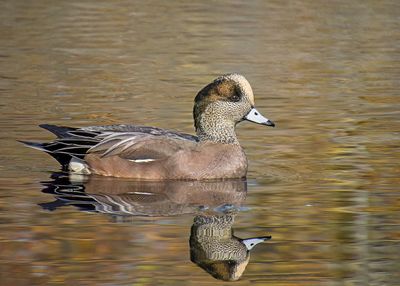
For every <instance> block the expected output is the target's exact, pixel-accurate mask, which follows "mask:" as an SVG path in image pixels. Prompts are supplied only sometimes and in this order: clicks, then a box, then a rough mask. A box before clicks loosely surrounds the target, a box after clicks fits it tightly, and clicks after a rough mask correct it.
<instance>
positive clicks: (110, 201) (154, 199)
mask: <svg viewBox="0 0 400 286" xmlns="http://www.w3.org/2000/svg"><path fill="white" fill-rule="evenodd" d="M52 179H53V180H51V181H48V182H42V184H43V185H44V186H45V188H44V189H43V192H45V193H50V194H53V195H54V196H55V197H56V200H55V201H53V202H49V203H43V204H41V206H42V207H43V208H45V209H48V210H54V209H57V208H60V207H63V206H68V205H74V206H76V207H78V208H80V209H81V210H85V211H95V212H101V213H108V214H112V215H117V216H132V215H139V216H173V215H179V214H185V213H186V214H189V213H193V214H195V213H198V212H204V211H206V210H211V211H223V210H224V209H238V208H240V206H241V204H242V203H243V202H244V200H245V198H246V191H247V183H246V181H243V180H227V181H208V182H200V181H165V182H154V181H153V182H150V181H147V182H146V181H132V180H126V179H116V178H111V177H102V176H90V177H79V178H75V177H70V176H68V175H65V174H62V173H54V174H53V175H52Z"/></svg>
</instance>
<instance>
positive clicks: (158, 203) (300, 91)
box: [0, 0, 400, 285]
mask: <svg viewBox="0 0 400 286" xmlns="http://www.w3.org/2000/svg"><path fill="white" fill-rule="evenodd" d="M0 15H1V21H0V25H1V29H0V38H1V45H0V47H1V50H0V98H1V102H0V132H1V136H0V146H1V147H0V148H1V152H0V154H1V155H0V186H1V192H0V281H1V283H0V284H2V285H3V284H4V285H215V283H216V282H218V283H223V282H221V281H217V280H216V278H214V277H213V276H212V275H210V274H209V273H208V272H206V271H204V269H202V268H201V267H199V266H198V265H197V264H195V263H192V262H191V260H190V258H191V253H190V251H191V249H190V245H189V240H190V237H191V227H192V225H193V223H194V221H196V217H198V216H203V215H208V216H230V215H231V216H233V217H234V223H232V225H230V226H229V227H231V228H232V229H233V230H234V235H235V236H237V237H240V238H245V237H254V236H264V235H272V240H270V241H267V242H264V243H262V244H260V245H257V246H256V248H254V250H253V251H252V252H251V257H250V261H249V262H248V264H247V267H246V269H245V271H244V273H243V276H242V277H241V278H240V282H237V285H250V284H251V285H398V284H399V281H400V275H399V270H398V269H399V268H400V259H399V253H400V224H399V221H400V215H399V207H400V200H399V183H400V178H399V177H400V176H399V174H400V165H399V161H400V152H399V146H400V99H399V89H400V84H399V83H400V81H399V78H400V53H399V48H400V34H399V32H398V31H399V30H400V22H399V15H400V5H399V3H398V1H351V2H349V1H290V2H287V3H286V2H284V1H251V2H248V1H218V2H215V1H202V2H199V3H191V2H186V1H141V2H139V1H138V2H136V1H118V2H109V1H56V2H55V1H46V0H43V1H31V2H27V1H2V2H1V3H0ZM227 72H239V73H242V74H243V75H245V76H246V77H247V78H248V80H249V81H250V83H251V85H252V87H253V90H254V93H255V97H256V106H257V109H258V110H259V111H260V112H262V113H263V114H264V115H265V116H267V117H268V118H270V119H272V120H273V121H274V122H276V124H277V127H276V128H274V129H272V128H266V127H263V126H258V125H252V124H251V123H241V124H240V125H239V126H238V128H237V133H238V136H239V139H240V142H241V144H242V146H243V147H244V148H245V150H246V153H247V156H248V159H249V164H250V165H249V172H248V180H247V182H245V184H244V185H240V186H241V187H240V186H238V185H235V186H222V187H221V186H219V187H217V186H214V187H211V188H209V189H207V188H206V189H207V190H208V191H211V192H212V193H213V194H217V195H216V196H215V198H217V200H216V201H209V200H207V199H205V198H204V197H203V198H201V197H197V195H196V194H193V196H192V197H191V196H189V195H186V192H185V190H186V189H187V190H199V189H201V190H204V186H185V185H184V186H181V187H176V186H174V187H171V186H167V187H165V186H158V187H154V186H153V187H154V188H153V189H151V190H150V193H152V192H155V193H157V191H155V190H158V191H160V192H159V193H158V194H157V195H154V196H153V197H152V200H146V198H148V196H145V195H143V197H140V196H137V194H136V196H134V198H132V197H129V196H128V198H127V197H123V196H122V197H121V195H120V194H115V190H116V189H122V190H123V189H124V188H125V187H126V185H128V187H131V185H130V184H126V182H121V181H119V180H117V181H114V182H112V183H109V182H108V183H107V182H95V184H93V182H91V183H90V182H89V185H88V183H87V182H78V183H76V185H75V187H76V188H75V189H74V190H77V191H78V194H76V193H74V196H72V197H71V196H70V195H69V196H67V195H66V194H65V192H64V193H63V192H62V191H61V193H60V192H59V193H54V186H55V185H57V184H54V180H55V178H56V177H57V176H56V175H55V174H54V173H53V172H56V171H57V170H58V166H57V163H56V162H55V161H53V160H52V159H51V158H50V157H49V156H46V154H42V153H40V152H37V151H35V150H32V149H28V148H25V147H23V146H22V145H21V144H19V143H18V142H16V140H17V139H24V140H48V139H50V138H52V137H51V135H50V134H48V133H46V132H45V131H44V130H40V129H39V128H38V127H37V125H38V124H41V123H51V124H61V125H66V126H87V125H101V124H115V123H134V124H142V125H152V126H158V127H164V128H171V129H176V130H180V131H184V132H188V133H192V132H193V123H192V115H191V110H192V104H193V98H194V96H195V94H196V93H197V91H198V90H200V89H201V88H202V87H203V86H204V85H205V84H207V83H208V82H210V81H211V80H212V79H213V78H214V77H216V76H218V75H220V74H223V73H227ZM51 177H53V178H51ZM46 182H52V183H46ZM57 183H59V182H57ZM65 183H66V182H65ZM69 183H71V182H68V184H69ZM68 184H67V183H66V185H68ZM82 184H83V187H82ZM109 185H111V186H112V187H111V188H110V187H109ZM133 185H134V184H133ZM49 186H50V187H53V188H50V189H49ZM82 188H83V190H84V191H83V192H82V193H80V195H81V197H79V192H80V191H82ZM143 188H145V189H146V188H152V187H149V186H147V187H143ZM196 188H197V189H196ZM43 189H45V192H41V190H43ZM93 189H95V190H101V191H102V195H98V192H97V193H96V191H90V190H93ZM107 189H108V190H110V192H111V193H107V194H106V195H104V192H106V191H105V190H107ZM62 190H64V191H66V192H68V190H69V189H68V188H67V189H65V188H64V189H62ZM161 190H168V192H165V191H164V192H161ZM57 191H60V188H58V189H57ZM136 191H137V190H136ZM113 192H114V193H113ZM146 192H147V191H146ZM215 192H216V193H215ZM87 194H89V195H91V197H89V198H88V196H87ZM93 194H94V195H93ZM177 194H178V195H177ZM189 194H190V192H189ZM183 197H184V199H183ZM110 199H111V201H110ZM127 201H128V202H127ZM55 202H56V203H55ZM110 202H112V203H110ZM121 205H123V206H125V207H124V208H122V209H121ZM132 205H134V206H135V208H134V207H132ZM229 227H228V229H229ZM225 283H227V284H228V283H229V282H225Z"/></svg>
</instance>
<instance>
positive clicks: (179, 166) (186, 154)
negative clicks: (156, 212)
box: [85, 140, 247, 180]
mask: <svg viewBox="0 0 400 286" xmlns="http://www.w3.org/2000/svg"><path fill="white" fill-rule="evenodd" d="M185 143H186V144H183V143H182V146H180V147H181V148H179V150H177V151H176V152H175V153H173V154H168V153H169V152H168V150H163V149H160V151H161V152H162V151H164V153H165V157H164V158H160V159H156V160H155V161H151V162H140V163H137V162H134V161H132V160H133V159H134V157H132V154H130V150H129V149H128V150H125V152H123V153H120V154H118V155H112V156H107V157H102V154H101V153H99V152H96V153H89V154H87V155H86V156H85V161H86V162H87V164H88V165H89V168H90V171H91V172H92V173H95V174H98V175H103V176H114V177H125V178H134V179H140V180H167V179H168V180H204V179H207V180H212V179H230V178H244V177H246V173H247V159H246V155H245V153H244V152H243V149H242V147H240V146H239V145H235V144H222V143H213V142H201V143H195V142H193V143H192V142H185ZM189 143H190V144H189ZM160 144H161V145H163V144H162V140H161V142H160ZM166 146H169V145H167V144H166ZM160 148H162V147H161V146H160ZM148 155H149V156H150V157H151V154H148ZM167 155H168V156H167ZM158 156H160V154H158Z"/></svg>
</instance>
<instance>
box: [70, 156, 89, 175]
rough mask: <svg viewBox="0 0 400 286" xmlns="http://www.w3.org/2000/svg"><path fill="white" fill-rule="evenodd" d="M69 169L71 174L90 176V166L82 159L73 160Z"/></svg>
mask: <svg viewBox="0 0 400 286" xmlns="http://www.w3.org/2000/svg"><path fill="white" fill-rule="evenodd" d="M68 168H69V170H70V171H71V172H74V173H76V174H83V175H90V170H89V167H88V165H87V164H86V163H85V162H84V161H83V160H80V159H76V158H72V159H71V161H70V162H69V165H68Z"/></svg>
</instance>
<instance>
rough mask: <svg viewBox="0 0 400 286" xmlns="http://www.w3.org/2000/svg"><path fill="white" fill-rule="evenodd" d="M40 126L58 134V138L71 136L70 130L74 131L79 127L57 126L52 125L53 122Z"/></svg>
mask: <svg viewBox="0 0 400 286" xmlns="http://www.w3.org/2000/svg"><path fill="white" fill-rule="evenodd" d="M39 127H41V128H43V129H46V130H48V131H50V132H51V133H53V134H54V135H56V136H57V137H58V138H65V137H71V135H70V134H69V133H68V132H69V131H74V130H76V129H77V128H72V127H66V126H57V125H51V124H40V125H39Z"/></svg>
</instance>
